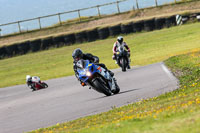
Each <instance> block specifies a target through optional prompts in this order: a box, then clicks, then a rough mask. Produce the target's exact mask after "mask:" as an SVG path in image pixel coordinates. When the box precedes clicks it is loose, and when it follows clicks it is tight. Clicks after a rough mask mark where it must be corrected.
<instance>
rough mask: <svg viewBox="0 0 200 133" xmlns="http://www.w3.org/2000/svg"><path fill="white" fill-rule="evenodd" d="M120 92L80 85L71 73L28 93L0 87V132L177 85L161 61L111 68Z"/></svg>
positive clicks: (103, 108)
mask: <svg viewBox="0 0 200 133" xmlns="http://www.w3.org/2000/svg"><path fill="white" fill-rule="evenodd" d="M113 72H114V73H115V77H116V79H117V81H118V84H119V86H120V88H121V91H120V93H119V94H117V95H113V96H109V97H107V96H104V94H101V93H98V92H96V91H94V90H90V89H88V87H81V86H80V84H79V82H78V81H77V79H75V76H70V77H64V78H59V79H52V80H48V81H46V83H47V84H48V85H49V88H47V89H43V90H39V91H35V92H32V91H31V90H30V89H28V88H27V86H26V85H18V86H13V87H7V88H0V133H22V132H27V131H31V130H35V129H38V128H42V127H48V126H51V125H55V124H56V123H62V122H66V121H70V120H74V119H77V118H80V117H84V116H88V115H92V114H97V113H100V112H105V111H108V110H110V109H112V107H114V106H116V107H119V106H123V105H126V104H129V103H132V102H136V101H139V100H140V99H144V98H150V97H154V96H158V95H160V94H162V93H165V92H169V91H172V90H174V89H176V88H177V87H178V80H177V79H176V78H175V77H174V76H173V75H172V74H171V72H169V70H168V69H167V68H166V67H165V65H164V64H163V63H156V64H152V65H148V66H143V67H133V68H132V69H130V70H128V71H127V72H121V69H115V70H113Z"/></svg>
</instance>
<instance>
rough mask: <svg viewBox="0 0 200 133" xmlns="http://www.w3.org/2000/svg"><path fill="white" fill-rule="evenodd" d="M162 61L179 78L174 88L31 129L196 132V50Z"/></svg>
mask: <svg viewBox="0 0 200 133" xmlns="http://www.w3.org/2000/svg"><path fill="white" fill-rule="evenodd" d="M165 64H166V65H167V66H168V67H169V68H170V69H171V70H172V71H173V72H174V74H175V75H176V76H177V77H178V78H179V80H180V88H179V89H178V90H175V91H173V92H169V93H166V94H163V95H160V96H158V97H154V98H150V99H145V100H141V101H139V102H137V103H134V104H129V105H127V106H123V107H120V108H113V109H112V110H110V111H108V112H104V113H101V114H98V115H93V116H88V117H84V118H79V119H77V120H74V121H70V122H66V123H62V124H60V123H58V124H57V125H55V126H52V127H48V128H42V129H38V130H35V131H32V133H43V132H46V133H67V132H80V133H199V132H200V50H199V51H198V50H197V51H193V52H192V53H190V54H185V55H179V56H174V57H171V58H169V59H167V60H166V61H165Z"/></svg>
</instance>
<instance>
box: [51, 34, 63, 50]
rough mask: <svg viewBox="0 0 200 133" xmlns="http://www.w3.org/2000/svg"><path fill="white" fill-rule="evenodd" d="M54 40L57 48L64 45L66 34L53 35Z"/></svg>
mask: <svg viewBox="0 0 200 133" xmlns="http://www.w3.org/2000/svg"><path fill="white" fill-rule="evenodd" d="M53 42H54V44H53V46H55V47H57V48H58V47H61V46H63V45H64V43H65V39H64V35H59V36H55V37H53Z"/></svg>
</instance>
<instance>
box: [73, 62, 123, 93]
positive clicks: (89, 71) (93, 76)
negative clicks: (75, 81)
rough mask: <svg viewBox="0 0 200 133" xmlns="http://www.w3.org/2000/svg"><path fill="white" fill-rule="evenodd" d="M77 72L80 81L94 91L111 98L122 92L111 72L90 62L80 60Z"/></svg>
mask: <svg viewBox="0 0 200 133" xmlns="http://www.w3.org/2000/svg"><path fill="white" fill-rule="evenodd" d="M77 72H78V73H79V79H80V80H81V81H82V82H83V83H84V84H86V85H88V86H90V87H91V88H93V89H94V90H96V91H98V92H100V93H103V94H105V95H106V96H110V95H112V94H117V93H119V91H120V88H119V86H118V85H117V82H116V80H115V79H114V78H113V77H112V76H111V75H110V74H109V72H108V71H107V70H106V69H104V68H103V67H101V66H98V65H95V64H94V63H90V62H89V60H83V59H81V60H79V61H78V62H77Z"/></svg>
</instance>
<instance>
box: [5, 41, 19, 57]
mask: <svg viewBox="0 0 200 133" xmlns="http://www.w3.org/2000/svg"><path fill="white" fill-rule="evenodd" d="M17 45H18V44H12V45H8V46H6V51H7V54H8V57H12V56H14V55H17V54H19V49H18V46H17Z"/></svg>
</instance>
